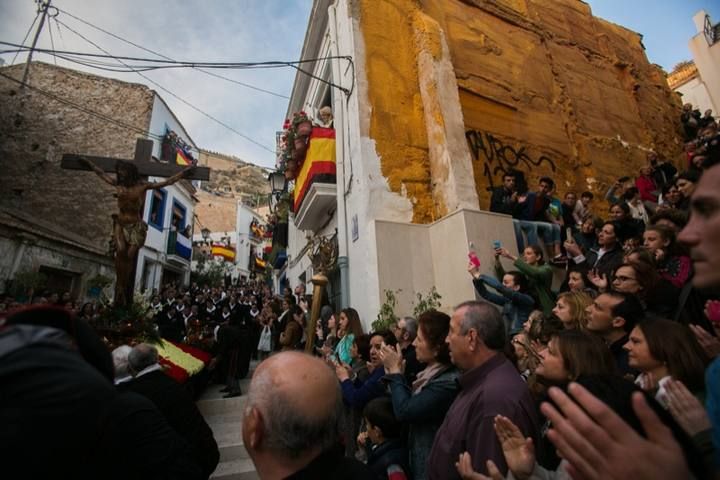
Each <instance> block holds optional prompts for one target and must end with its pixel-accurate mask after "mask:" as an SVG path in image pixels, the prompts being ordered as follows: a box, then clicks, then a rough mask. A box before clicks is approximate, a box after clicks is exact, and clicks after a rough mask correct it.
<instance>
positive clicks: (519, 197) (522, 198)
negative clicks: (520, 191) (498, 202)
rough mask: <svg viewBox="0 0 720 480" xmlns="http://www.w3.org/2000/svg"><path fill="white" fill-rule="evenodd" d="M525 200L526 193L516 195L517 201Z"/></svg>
mask: <svg viewBox="0 0 720 480" xmlns="http://www.w3.org/2000/svg"><path fill="white" fill-rule="evenodd" d="M525 200H527V195H518V197H517V201H518V203H525Z"/></svg>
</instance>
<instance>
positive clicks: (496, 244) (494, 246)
mask: <svg viewBox="0 0 720 480" xmlns="http://www.w3.org/2000/svg"><path fill="white" fill-rule="evenodd" d="M493 248H494V249H495V250H497V249H498V248H502V243H500V240H495V241H494V242H493Z"/></svg>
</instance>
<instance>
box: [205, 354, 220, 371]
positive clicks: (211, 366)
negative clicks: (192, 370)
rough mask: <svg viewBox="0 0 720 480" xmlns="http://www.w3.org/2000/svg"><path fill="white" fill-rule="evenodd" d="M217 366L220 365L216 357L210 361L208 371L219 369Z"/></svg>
mask: <svg viewBox="0 0 720 480" xmlns="http://www.w3.org/2000/svg"><path fill="white" fill-rule="evenodd" d="M217 364H218V359H217V357H214V358H213V359H212V360H210V363H208V366H207V368H208V370H209V371H211V372H212V371H213V370H215V368H216V367H217Z"/></svg>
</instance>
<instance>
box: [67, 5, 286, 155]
mask: <svg viewBox="0 0 720 480" xmlns="http://www.w3.org/2000/svg"><path fill="white" fill-rule="evenodd" d="M56 20H57V19H56ZM57 21H58V22H59V23H60V25H62V26H63V27H65V28H66V29H68V30H70V31H71V32H73V33H74V34H75V35H77V36H79V37H80V38H82V39H83V40H85V41H86V42H88V43H89V44H91V45H93V46H94V47H95V48H97V49H98V50H100V51H102V52H103V53H105V54H106V55H108V56H109V57H110V58H114V59H115V60H117V61H118V62H119V63H121V64H123V65H125V66H127V64H125V63H124V62H123V61H122V60H120V59H119V58H116V57H113V56H112V55H111V54H110V53H109V52H108V51H107V50H105V49H103V48H102V47H101V46H100V45H98V44H96V43H95V42H93V41H92V40H90V39H88V38H87V37H85V36H84V35H82V34H81V33H79V32H78V31H76V30H74V29H72V28H70V27H69V26H68V25H67V24H65V23H64V22H62V21H60V20H57ZM133 71H134V73H136V74H138V75H140V76H141V77H142V78H144V79H145V80H147V81H148V82H150V83H152V84H153V85H155V86H156V87H157V88H159V89H161V90H163V91H164V92H166V93H167V94H168V95H171V96H173V97H174V98H176V99H177V100H179V101H180V102H182V103H184V104H185V105H187V106H188V107H190V108H192V109H193V110H195V111H196V112H198V113H200V114H202V115H204V116H206V117H207V118H209V119H210V120H212V121H214V122H216V123H217V124H219V125H221V126H223V127H225V128H226V129H228V130H230V131H231V132H233V133H235V134H236V135H239V136H240V137H242V138H244V139H245V140H247V141H249V142H251V143H253V144H255V145H257V146H258V147H260V148H262V149H264V150H267V151H268V152H270V153H273V154H274V153H275V151H274V150H272V149H270V148H268V147H267V146H265V145H263V144H262V143H260V142H258V141H256V140H255V139H253V138H251V137H249V136H247V135H245V134H244V133H242V132H239V131H238V130H236V129H234V128H233V127H231V126H230V125H228V124H226V123H225V122H223V121H222V120H219V119H217V118H215V117H214V116H212V115H210V114H209V113H207V112H205V111H203V110H201V109H200V108H198V107H196V106H195V105H193V104H192V103H190V102H188V101H187V100H185V99H184V98H181V97H180V96H179V95H176V94H175V93H173V92H171V91H170V90H168V89H167V88H165V87H163V86H162V85H160V84H159V83H158V82H156V81H155V80H153V79H151V78H150V77H148V76H147V75H143V73H142V72H140V71H137V70H133Z"/></svg>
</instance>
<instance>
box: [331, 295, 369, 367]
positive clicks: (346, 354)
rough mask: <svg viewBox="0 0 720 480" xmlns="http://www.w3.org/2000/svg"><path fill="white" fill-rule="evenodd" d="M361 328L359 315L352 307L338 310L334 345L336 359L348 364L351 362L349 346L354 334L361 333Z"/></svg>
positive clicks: (350, 346)
mask: <svg viewBox="0 0 720 480" xmlns="http://www.w3.org/2000/svg"><path fill="white" fill-rule="evenodd" d="M362 334H363V329H362V324H361V323H360V315H358V312H357V310H355V309H354V308H344V309H342V310H341V311H340V322H339V325H338V338H339V340H338V343H337V346H336V347H335V355H337V359H338V361H340V362H342V363H347V364H349V363H350V362H352V357H351V356H350V348H352V344H353V340H354V339H355V337H356V336H358V335H362Z"/></svg>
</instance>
